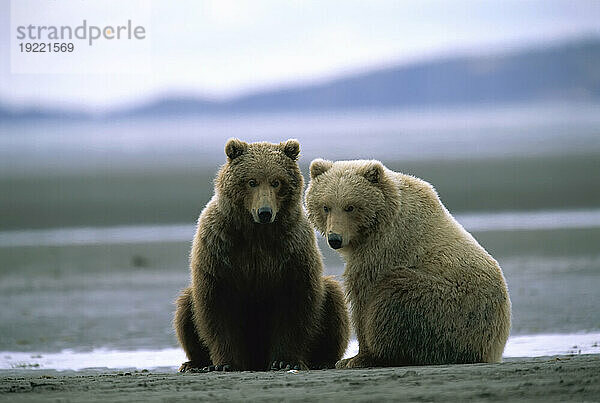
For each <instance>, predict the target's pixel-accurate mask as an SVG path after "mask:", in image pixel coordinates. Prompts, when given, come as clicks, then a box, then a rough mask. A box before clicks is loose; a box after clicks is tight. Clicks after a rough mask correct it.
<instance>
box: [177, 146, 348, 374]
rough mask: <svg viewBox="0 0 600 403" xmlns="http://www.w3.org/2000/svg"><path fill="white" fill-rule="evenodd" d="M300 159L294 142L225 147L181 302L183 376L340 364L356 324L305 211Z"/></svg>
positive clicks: (179, 331)
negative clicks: (325, 264) (327, 267)
mask: <svg viewBox="0 0 600 403" xmlns="http://www.w3.org/2000/svg"><path fill="white" fill-rule="evenodd" d="M299 152H300V145H299V143H298V141H296V140H288V141H286V142H284V143H280V144H271V143H264V142H261V143H252V144H248V143H245V142H242V141H240V140H237V139H232V140H229V141H228V142H227V144H226V146H225V154H226V155H227V162H226V163H225V164H224V165H223V166H222V167H221V169H220V171H219V172H218V174H217V177H216V179H215V194H214V196H213V198H212V199H211V200H210V201H209V202H208V204H207V205H206V207H205V208H204V210H203V211H202V213H201V214H200V217H199V219H198V227H197V231H196V235H195V237H194V241H193V245H192V250H191V256H190V269H191V285H190V287H188V288H187V289H185V290H183V292H182V294H181V296H180V297H179V298H178V300H177V303H176V304H177V309H176V312H175V319H174V327H175V330H176V333H177V338H178V339H179V343H180V344H181V346H182V347H183V349H184V351H185V353H186V355H187V357H188V359H189V361H188V362H186V363H184V364H183V365H182V366H181V368H180V371H183V372H185V371H190V370H197V369H205V370H212V369H217V370H269V369H282V368H288V367H289V368H296V369H306V368H323V367H333V366H334V365H335V363H336V361H338V360H339V359H340V358H341V357H342V354H343V353H344V351H345V349H346V346H347V344H348V337H349V327H350V325H349V322H350V321H349V318H348V312H347V309H346V305H345V301H344V294H343V292H342V290H341V287H340V285H339V284H338V283H337V282H336V281H335V280H334V279H333V278H331V277H323V263H322V256H321V253H320V251H319V249H318V247H317V243H316V237H315V232H314V230H313V229H312V227H311V225H310V223H309V222H308V220H307V218H306V215H305V213H304V210H303V208H302V192H303V186H304V181H303V178H302V174H301V172H300V169H299V167H298V163H297V161H296V160H297V158H298V154H299Z"/></svg>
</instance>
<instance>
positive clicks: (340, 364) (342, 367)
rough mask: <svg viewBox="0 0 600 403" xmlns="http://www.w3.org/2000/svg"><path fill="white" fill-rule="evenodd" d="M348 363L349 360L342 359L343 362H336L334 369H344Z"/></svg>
mask: <svg viewBox="0 0 600 403" xmlns="http://www.w3.org/2000/svg"><path fill="white" fill-rule="evenodd" d="M348 361H350V358H344V359H343V360H339V361H338V362H336V363H335V368H336V369H344V368H346V365H347V364H348Z"/></svg>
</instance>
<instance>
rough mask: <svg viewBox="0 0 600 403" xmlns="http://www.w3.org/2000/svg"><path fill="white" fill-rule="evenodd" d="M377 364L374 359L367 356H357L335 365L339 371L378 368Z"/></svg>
mask: <svg viewBox="0 0 600 403" xmlns="http://www.w3.org/2000/svg"><path fill="white" fill-rule="evenodd" d="M376 366H377V362H376V360H374V359H373V358H372V357H370V356H367V355H359V354H357V355H355V356H354V357H352V358H345V359H343V360H340V361H338V362H337V363H336V364H335V367H336V368H337V369H344V368H371V367H376Z"/></svg>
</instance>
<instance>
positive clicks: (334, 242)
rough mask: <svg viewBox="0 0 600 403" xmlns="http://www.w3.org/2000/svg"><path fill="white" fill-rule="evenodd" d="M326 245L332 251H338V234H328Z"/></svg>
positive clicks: (340, 237) (339, 238)
mask: <svg viewBox="0 0 600 403" xmlns="http://www.w3.org/2000/svg"><path fill="white" fill-rule="evenodd" d="M327 243H329V246H331V247H332V248H333V249H339V248H341V247H342V236H341V235H340V234H336V233H335V232H330V233H329V234H328V235H327Z"/></svg>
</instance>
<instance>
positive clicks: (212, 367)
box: [202, 364, 232, 372]
mask: <svg viewBox="0 0 600 403" xmlns="http://www.w3.org/2000/svg"><path fill="white" fill-rule="evenodd" d="M202 371H203V372H213V371H223V372H231V371H232V369H231V365H229V364H217V365H209V366H208V367H204V368H202Z"/></svg>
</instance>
